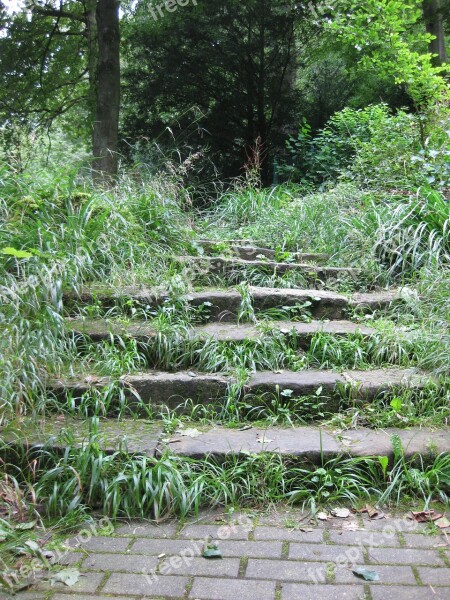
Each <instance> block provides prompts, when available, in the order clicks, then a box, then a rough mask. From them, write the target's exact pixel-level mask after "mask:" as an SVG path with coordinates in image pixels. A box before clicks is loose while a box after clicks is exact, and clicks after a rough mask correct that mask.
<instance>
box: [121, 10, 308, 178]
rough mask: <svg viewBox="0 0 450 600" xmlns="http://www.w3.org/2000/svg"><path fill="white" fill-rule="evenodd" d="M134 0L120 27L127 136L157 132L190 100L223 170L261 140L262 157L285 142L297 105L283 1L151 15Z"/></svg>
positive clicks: (233, 169) (290, 14)
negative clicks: (126, 24) (133, 8)
mask: <svg viewBox="0 0 450 600" xmlns="http://www.w3.org/2000/svg"><path fill="white" fill-rule="evenodd" d="M152 5H153V3H152V1H151V0H141V2H139V4H138V8H137V11H136V13H135V15H134V19H133V21H132V22H131V23H130V24H129V27H128V30H127V31H126V33H125V38H126V41H125V65H126V66H125V69H124V99H125V102H124V103H125V108H124V124H125V133H126V134H128V136H129V138H130V139H131V140H133V139H136V138H137V137H138V136H139V135H141V136H146V137H150V138H152V137H156V136H157V135H158V134H159V133H160V132H161V131H163V130H164V129H165V128H166V127H167V126H170V125H172V124H173V123H174V122H175V121H178V122H179V124H180V127H181V128H187V127H188V123H189V121H188V118H187V117H186V116H185V115H186V114H188V109H190V108H191V107H194V106H196V107H198V108H199V109H200V111H201V112H202V114H203V115H204V118H203V120H202V125H203V130H204V132H205V131H206V135H204V137H203V138H202V137H201V134H199V136H198V137H197V138H194V139H193V143H194V142H195V141H198V144H199V145H202V146H203V145H204V143H205V138H206V140H207V141H208V143H209V146H210V148H211V150H212V152H213V153H214V157H215V161H216V164H219V166H220V167H221V171H222V174H223V175H225V176H230V175H236V174H237V173H239V171H240V169H241V167H242V165H243V164H244V162H245V161H246V160H247V156H248V154H249V152H251V149H252V148H253V147H254V144H255V140H257V139H259V140H260V146H261V148H262V152H263V154H264V156H265V157H266V159H265V161H264V164H263V176H264V178H265V179H267V177H268V173H269V166H270V165H269V156H270V154H271V153H273V152H274V150H275V149H276V147H277V146H280V145H281V146H284V138H285V132H284V127H285V125H286V124H287V123H289V122H292V121H293V120H294V119H295V114H296V108H297V107H296V93H295V83H296V66H297V65H296V33H297V31H296V27H297V22H298V17H299V13H300V12H301V11H302V10H303V11H304V13H303V14H304V15H305V16H306V15H309V12H308V10H307V8H305V9H301V8H298V6H297V4H296V3H295V2H293V1H291V0H272V1H269V0H248V1H246V2H241V1H240V0H210V1H208V2H198V3H195V4H193V3H192V4H189V5H187V6H183V8H179V9H178V10H177V11H174V12H173V13H166V14H165V15H164V18H160V19H158V20H155V19H154V18H152V16H151V15H152V11H151V10H150V9H149V8H151V7H152Z"/></svg>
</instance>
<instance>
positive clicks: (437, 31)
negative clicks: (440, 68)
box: [423, 0, 450, 65]
mask: <svg viewBox="0 0 450 600" xmlns="http://www.w3.org/2000/svg"><path fill="white" fill-rule="evenodd" d="M449 10H450V3H449V2H448V0H423V16H424V20H425V25H426V28H427V32H428V33H429V34H431V35H432V36H433V39H432V40H431V41H430V44H429V49H430V52H431V54H433V55H434V56H435V62H436V63H437V64H439V65H442V64H443V63H445V62H447V49H446V45H445V29H444V19H445V16H446V15H447V14H448V13H447V11H449Z"/></svg>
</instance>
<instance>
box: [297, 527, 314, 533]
mask: <svg viewBox="0 0 450 600" xmlns="http://www.w3.org/2000/svg"><path fill="white" fill-rule="evenodd" d="M298 530H299V531H301V532H302V533H311V532H312V531H314V529H313V528H312V527H299V529H298Z"/></svg>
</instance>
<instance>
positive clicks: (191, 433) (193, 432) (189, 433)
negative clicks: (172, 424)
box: [175, 428, 203, 438]
mask: <svg viewBox="0 0 450 600" xmlns="http://www.w3.org/2000/svg"><path fill="white" fill-rule="evenodd" d="M175 433H178V434H179V435H183V436H184V437H190V438H197V437H199V436H200V435H203V433H202V432H201V431H199V430H198V429H195V428H192V429H177V430H176V432H175Z"/></svg>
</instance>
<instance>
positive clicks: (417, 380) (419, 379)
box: [47, 369, 432, 412]
mask: <svg viewBox="0 0 450 600" xmlns="http://www.w3.org/2000/svg"><path fill="white" fill-rule="evenodd" d="M431 379H432V378H431V376H430V375H427V374H424V373H418V372H416V371H415V370H414V369H375V370H368V371H348V372H342V373H337V372H334V371H323V370H312V369H311V370H310V369H308V370H305V371H298V372H291V371H281V372H277V373H274V372H272V371H261V372H258V373H254V374H252V375H251V376H250V379H249V380H248V381H247V382H246V384H245V385H244V386H243V389H242V391H241V393H240V397H241V398H243V397H244V396H245V398H246V400H248V401H251V398H252V397H254V396H256V395H261V394H275V395H277V394H281V393H282V392H283V391H284V390H291V392H289V394H291V395H292V397H293V398H296V397H300V396H316V395H317V392H318V391H319V396H320V400H321V402H322V401H323V404H324V410H325V411H328V412H336V411H337V410H338V409H339V404H340V401H341V400H342V397H343V395H344V391H345V395H346V397H348V398H351V399H352V402H355V403H358V402H359V401H361V402H362V401H364V402H365V401H370V400H371V399H373V398H375V397H377V396H379V395H381V394H390V393H395V392H396V391H397V390H399V389H411V390H416V391H420V390H421V389H423V388H424V387H425V386H426V385H427V383H429V382H430V380H431ZM114 382H116V384H117V386H118V387H119V388H120V389H121V390H122V392H123V394H124V395H125V396H126V397H127V398H128V400H129V403H130V405H131V406H133V407H134V408H135V409H136V410H137V412H139V411H142V408H139V403H138V401H137V399H136V397H139V398H140V399H141V402H142V403H143V404H144V405H146V406H150V407H152V408H153V409H154V410H159V409H161V408H164V407H169V408H171V409H175V408H177V407H180V405H182V404H183V402H184V401H185V400H187V399H190V400H192V401H193V402H194V403H195V404H202V405H214V406H216V407H221V406H223V404H224V402H226V398H227V395H228V391H229V389H230V386H232V385H235V384H236V381H235V380H234V379H233V378H232V377H226V376H224V375H221V374H205V373H199V372H195V371H180V372H177V373H167V372H162V371H147V372H144V373H137V374H133V375H123V376H122V377H121V378H120V379H119V381H117V380H114V379H112V378H110V377H100V376H87V377H86V376H83V377H80V378H79V379H77V378H72V379H66V380H53V381H49V382H48V386H47V390H48V392H49V393H51V394H52V395H54V396H56V398H58V399H60V400H64V399H65V398H67V397H69V396H70V397H71V398H72V399H73V400H74V401H79V399H80V398H81V397H82V396H83V394H86V393H88V392H89V391H95V390H97V391H99V392H100V391H102V390H105V389H106V388H108V386H111V385H112V384H113V383H114ZM114 393H117V392H113V394H114ZM111 406H112V407H114V406H115V408H116V409H117V408H118V407H119V394H118V393H117V401H116V402H115V400H114V398H113V399H112V402H111Z"/></svg>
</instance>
